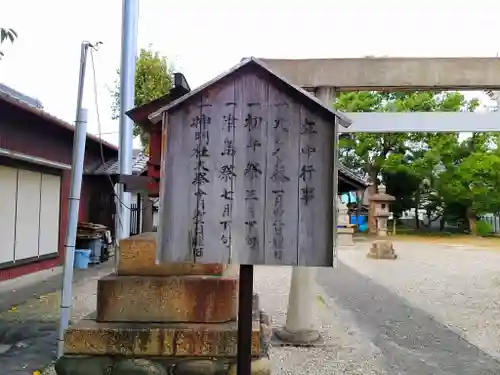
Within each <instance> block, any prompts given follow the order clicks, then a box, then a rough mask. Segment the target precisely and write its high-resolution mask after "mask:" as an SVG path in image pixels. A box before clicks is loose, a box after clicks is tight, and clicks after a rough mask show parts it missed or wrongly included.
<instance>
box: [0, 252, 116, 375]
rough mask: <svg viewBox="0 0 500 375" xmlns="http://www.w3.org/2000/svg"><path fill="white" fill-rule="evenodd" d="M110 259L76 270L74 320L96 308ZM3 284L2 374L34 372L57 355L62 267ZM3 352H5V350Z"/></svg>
mask: <svg viewBox="0 0 500 375" xmlns="http://www.w3.org/2000/svg"><path fill="white" fill-rule="evenodd" d="M113 266H114V265H113V263H112V262H107V263H104V264H102V265H99V266H97V267H94V268H92V269H89V270H81V271H80V270H76V272H75V277H74V280H75V283H74V286H73V295H74V298H73V306H74V308H73V310H72V314H71V316H72V319H74V320H78V319H81V318H82V317H83V316H85V315H88V314H89V313H91V312H93V311H94V310H95V303H96V290H97V289H96V287H97V280H98V279H99V278H100V277H102V276H105V275H107V274H109V273H110V272H111V271H112V270H113ZM39 277H40V281H38V282H37V278H35V277H34V276H33V275H29V276H27V277H24V278H19V279H16V280H11V281H7V282H4V283H2V284H0V364H1V367H2V371H1V373H2V374H4V373H5V374H15V375H28V374H29V375H31V374H33V371H35V370H38V369H40V368H41V367H43V366H44V365H46V364H47V363H50V362H51V361H52V360H53V359H55V356H56V348H57V331H58V323H59V306H60V290H59V288H60V287H61V285H62V272H61V269H60V268H55V269H52V270H48V271H43V272H42V273H41V274H40V275H39ZM2 352H4V353H2Z"/></svg>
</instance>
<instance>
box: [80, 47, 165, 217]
mask: <svg viewBox="0 0 500 375" xmlns="http://www.w3.org/2000/svg"><path fill="white" fill-rule="evenodd" d="M98 50H99V43H97V44H96V45H91V48H90V65H91V69H92V80H93V92H94V105H95V111H96V121H97V133H98V135H97V136H98V139H99V151H100V157H101V163H102V165H105V164H106V162H107V161H106V157H105V156H104V144H103V139H102V135H103V133H102V124H101V115H100V110H99V96H98V92H97V91H98V90H97V87H98V86H97V73H96V68H95V61H94V51H98ZM105 174H106V177H107V178H108V180H109V182H110V185H111V189H112V191H113V198H114V199H115V201H114V202H115V205H116V207H115V209H116V214H117V215H118V221H119V223H120V226H122V221H121V215H120V210H119V207H118V204H119V205H120V206H122V207H123V208H125V209H127V210H129V211H133V210H134V211H136V209H134V208H132V207H129V206H127V205H126V204H125V203H124V202H123V201H122V200H121V199H120V197H119V196H118V194H116V191H115V183H114V182H113V179H112V178H111V176H110V174H109V173H105ZM155 203H156V202H151V203H149V204H148V205H146V207H144V206H143V207H141V211H145V210H146V208H149V206H151V208H154V206H155Z"/></svg>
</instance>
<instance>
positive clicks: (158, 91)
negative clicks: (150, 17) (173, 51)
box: [111, 46, 173, 147]
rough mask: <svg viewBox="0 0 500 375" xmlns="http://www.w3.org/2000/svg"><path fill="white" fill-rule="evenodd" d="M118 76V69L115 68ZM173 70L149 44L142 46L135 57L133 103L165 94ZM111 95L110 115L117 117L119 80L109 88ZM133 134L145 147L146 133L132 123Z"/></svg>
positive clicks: (136, 103) (169, 87) (171, 80)
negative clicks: (146, 46)
mask: <svg viewBox="0 0 500 375" xmlns="http://www.w3.org/2000/svg"><path fill="white" fill-rule="evenodd" d="M117 73H118V76H119V75H120V71H119V70H117ZM172 82H173V71H172V68H171V67H170V66H169V64H168V62H167V59H166V57H165V56H162V55H160V53H159V52H157V51H154V50H153V49H152V47H151V46H148V48H142V49H141V51H140V54H139V57H138V58H137V62H136V71H135V98H134V105H135V106H140V105H143V104H146V103H149V102H151V101H153V100H155V99H158V98H159V97H162V96H163V95H165V94H167V93H168V91H169V90H170V89H171V88H172ZM111 95H112V99H113V101H112V106H111V110H112V116H113V119H118V118H119V116H120V81H119V79H117V80H116V81H115V86H114V88H113V89H112V90H111ZM134 136H139V137H140V138H141V143H142V145H143V147H147V144H148V139H147V134H144V133H143V132H142V129H141V128H140V127H139V126H137V124H134Z"/></svg>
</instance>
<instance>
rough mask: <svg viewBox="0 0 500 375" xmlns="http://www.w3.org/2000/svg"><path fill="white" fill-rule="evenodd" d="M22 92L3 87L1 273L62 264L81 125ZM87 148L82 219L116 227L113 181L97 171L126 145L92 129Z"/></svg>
mask: <svg viewBox="0 0 500 375" xmlns="http://www.w3.org/2000/svg"><path fill="white" fill-rule="evenodd" d="M2 87H3V88H5V87H6V86H2ZM12 93H14V95H13V94H12ZM15 93H17V92H16V91H14V90H12V89H10V91H8V92H6V91H5V90H0V239H1V242H0V280H6V279H11V278H14V277H18V276H21V275H24V274H28V273H32V272H35V271H38V270H42V269H47V268H51V267H54V266H57V265H59V264H61V262H62V260H63V257H62V255H63V253H64V237H65V233H66V224H67V206H68V201H67V200H68V193H69V184H70V174H71V161H72V148H73V134H74V126H73V125H71V124H69V123H67V122H65V121H63V120H61V119H58V118H56V117H54V116H52V115H50V114H48V113H47V112H45V111H44V110H43V109H41V108H40V107H39V106H37V103H35V104H33V103H30V102H29V101H28V100H24V99H25V98H26V97H25V96H23V95H22V94H20V93H18V94H20V95H19V96H18V95H15ZM28 99H29V98H28ZM101 144H102V155H101ZM85 151H86V154H85V175H84V177H83V183H82V195H81V202H80V212H79V219H80V221H89V222H94V223H100V224H104V225H107V226H108V227H109V228H110V229H111V230H112V231H113V229H114V225H113V217H114V209H115V208H114V198H113V185H112V182H111V181H110V179H109V176H108V175H96V174H94V173H93V172H94V171H95V170H97V169H98V168H99V166H101V165H102V164H103V160H102V159H103V157H104V161H105V162H109V160H116V159H117V157H118V149H117V147H115V146H113V145H111V144H108V143H106V142H102V143H101V141H100V140H99V139H98V138H97V137H95V136H91V135H88V136H87V146H86V150H85Z"/></svg>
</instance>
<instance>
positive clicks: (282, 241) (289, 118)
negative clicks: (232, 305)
mask: <svg viewBox="0 0 500 375" xmlns="http://www.w3.org/2000/svg"><path fill="white" fill-rule="evenodd" d="M268 123H269V127H268V135H267V149H266V157H267V166H268V169H267V171H268V173H267V174H268V175H267V176H266V202H267V204H266V248H265V256H266V258H265V263H266V264H287V265H297V262H298V256H297V230H298V224H297V218H298V216H297V215H298V194H297V191H298V170H299V128H300V105H299V104H296V103H294V102H293V101H291V100H290V98H288V97H287V96H286V95H285V94H283V93H282V92H280V91H279V90H277V89H276V88H275V87H273V86H269V111H268Z"/></svg>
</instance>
